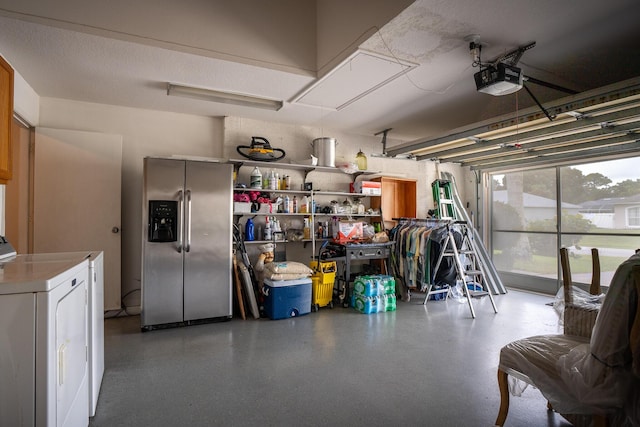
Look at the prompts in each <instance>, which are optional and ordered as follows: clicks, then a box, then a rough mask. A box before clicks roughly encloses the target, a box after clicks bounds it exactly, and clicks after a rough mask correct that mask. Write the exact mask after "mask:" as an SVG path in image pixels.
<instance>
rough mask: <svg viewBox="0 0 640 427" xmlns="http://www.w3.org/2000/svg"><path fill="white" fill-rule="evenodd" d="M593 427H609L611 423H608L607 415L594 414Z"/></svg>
mask: <svg viewBox="0 0 640 427" xmlns="http://www.w3.org/2000/svg"><path fill="white" fill-rule="evenodd" d="M591 425H592V426H593V427H607V426H608V425H609V424H608V423H607V417H606V415H598V414H596V415H594V416H593V423H592V424H591Z"/></svg>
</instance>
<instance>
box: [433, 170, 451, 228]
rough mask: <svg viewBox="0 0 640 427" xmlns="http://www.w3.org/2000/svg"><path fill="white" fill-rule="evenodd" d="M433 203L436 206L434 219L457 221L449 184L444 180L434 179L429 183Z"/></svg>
mask: <svg viewBox="0 0 640 427" xmlns="http://www.w3.org/2000/svg"><path fill="white" fill-rule="evenodd" d="M431 191H432V192H433V202H434V204H435V206H436V209H435V211H436V218H438V219H457V218H456V209H455V207H454V205H453V191H452V189H451V182H450V181H447V180H444V179H436V180H435V181H433V182H432V183H431Z"/></svg>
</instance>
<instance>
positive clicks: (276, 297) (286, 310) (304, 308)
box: [262, 277, 311, 320]
mask: <svg viewBox="0 0 640 427" xmlns="http://www.w3.org/2000/svg"><path fill="white" fill-rule="evenodd" d="M262 293H263V294H264V312H265V314H266V315H267V316H268V317H269V318H270V319H274V320H275V319H286V318H289V317H297V316H302V315H304V314H308V313H310V312H311V278H310V277H306V278H303V279H295V280H271V279H264V286H263V287H262Z"/></svg>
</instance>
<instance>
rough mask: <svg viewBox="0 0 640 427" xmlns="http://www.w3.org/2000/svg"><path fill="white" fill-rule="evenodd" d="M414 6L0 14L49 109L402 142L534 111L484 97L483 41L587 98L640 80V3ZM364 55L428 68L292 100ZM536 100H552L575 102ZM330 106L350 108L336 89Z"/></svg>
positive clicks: (60, 6) (241, 1) (9, 42)
mask: <svg viewBox="0 0 640 427" xmlns="http://www.w3.org/2000/svg"><path fill="white" fill-rule="evenodd" d="M231 4H233V6H230V5H231ZM392 4H393V6H392ZM405 4H409V0H405V2H404V3H402V2H401V1H396V2H389V1H388V0H387V1H385V0H330V1H329V0H321V1H316V0H299V1H296V0H272V1H270V2H262V1H260V0H236V1H234V2H228V1H222V0H218V1H205V0H184V1H181V2H178V1H171V0H161V1H160V0H158V1H139V2H127V1H125V0H114V1H111V2H103V1H98V0H84V1H81V0H63V1H57V2H46V1H44V0H42V1H37V0H23V1H21V2H15V1H14V0H0V53H1V54H2V55H3V56H4V57H5V58H6V59H7V60H8V61H9V62H10V63H11V64H12V65H13V66H14V67H15V68H16V69H17V70H18V72H19V73H20V74H21V75H22V76H23V77H24V79H25V80H26V81H27V82H28V83H29V84H30V85H31V86H32V87H33V89H34V90H35V91H36V92H37V93H38V94H39V95H40V96H46V97H58V98H65V99H74V100H80V101H87V102H96V103H104V104H112V105H122V106H130V107H139V108H148V109H154V110H163V111H173V112H182V113H188V114H200V115H209V116H238V117H249V118H255V119H260V120H269V121H278V122H284V123H292V124H304V125H316V126H318V125H322V126H323V127H325V128H333V129H338V130H342V131H345V132H351V133H358V134H364V135H373V134H375V133H377V132H379V131H381V130H383V129H386V128H393V130H392V131H391V132H390V134H389V138H390V139H391V140H392V141H395V142H398V141H412V140H414V139H419V138H425V137H429V136H431V135H437V134H441V133H444V132H446V131H448V130H450V129H453V128H458V127H461V126H465V125H469V124H471V123H475V122H479V121H482V120H486V119H489V118H492V117H496V116H500V115H503V114H506V113H511V112H514V113H515V111H516V109H523V108H526V107H529V106H531V105H533V101H532V99H531V97H530V96H528V95H527V93H526V92H525V91H523V90H521V91H520V92H518V93H516V94H512V95H507V96H502V97H493V96H490V95H486V94H482V93H478V92H477V91H476V89H475V84H474V81H473V74H474V73H475V72H476V71H477V69H476V68H473V67H472V66H471V57H470V55H469V47H468V42H467V41H465V37H466V36H468V35H471V34H477V35H479V36H480V42H481V43H482V44H483V52H482V57H483V60H490V59H493V58H495V57H497V56H499V55H500V54H504V53H505V52H508V51H510V50H512V49H514V48H516V47H518V46H520V45H523V44H526V43H528V42H531V41H535V42H536V46H535V47H534V48H533V49H531V50H529V51H527V52H526V53H525V54H524V56H523V57H522V59H521V60H520V62H519V63H518V66H520V67H521V68H522V69H523V72H524V74H525V75H527V76H531V77H535V78H537V79H540V80H543V81H546V82H550V83H554V84H557V85H560V86H563V87H566V88H569V89H572V90H576V91H579V92H582V91H585V90H589V89H593V88H597V87H600V86H604V85H607V84H610V83H614V82H618V81H621V80H625V79H628V78H632V77H636V76H640V43H638V40H640V25H638V24H637V18H638V17H639V16H640V2H638V1H637V0H608V1H606V2H604V1H602V0H564V1H557V0H537V1H535V2H534V1H530V0H493V1H483V2H478V1H477V0H417V1H415V2H414V3H412V4H410V5H409V6H408V7H407V8H406V9H404V10H401V9H402V6H404V5H405ZM140 5H146V8H143V7H142V6H140ZM398 5H400V6H398ZM267 7H268V8H270V9H266V8H267ZM394 7H395V9H394ZM398 12H399V14H398ZM394 16H395V17H394ZM358 48H360V49H363V50H364V51H368V52H374V53H376V54H378V55H382V56H384V57H386V58H387V60H385V61H382V63H384V64H386V65H387V66H388V65H389V61H392V62H393V61H398V62H399V61H405V62H407V63H414V64H417V66H416V67H415V68H413V69H411V70H410V71H408V72H406V73H404V74H403V73H400V76H399V77H397V78H395V79H392V80H391V81H390V82H388V83H386V84H384V85H382V87H380V88H377V89H375V90H373V91H371V92H370V93H368V94H366V96H363V97H361V98H359V99H357V100H355V101H354V102H352V103H350V104H348V105H347V106H345V107H344V108H341V109H339V110H338V111H336V110H333V109H330V108H319V107H317V106H308V105H303V104H301V103H298V102H292V101H293V100H294V99H296V98H297V97H299V96H300V94H302V93H304V91H305V89H308V88H309V87H310V86H311V85H313V84H314V83H317V78H318V77H322V75H326V74H331V72H330V69H331V67H333V66H337V65H339V64H340V62H341V61H343V60H344V59H345V58H348V57H349V56H350V55H352V54H354V52H355V51H356V50H357V49H358ZM354 64H355V63H354ZM343 65H344V64H343ZM343 70H344V68H343ZM349 70H350V71H353V72H354V73H355V72H358V73H361V74H358V75H357V76H356V78H357V79H360V78H362V81H368V80H367V79H369V78H372V77H375V76H376V75H377V74H382V75H384V73H381V72H379V70H378V69H377V68H376V66H375V64H374V65H372V66H370V67H369V70H370V72H371V73H370V75H369V74H368V73H367V68H366V67H365V69H364V71H363V70H362V69H361V68H358V70H356V69H355V68H350V69H349ZM338 74H340V73H336V75H338ZM342 74H344V73H342ZM347 74H348V73H347ZM351 77H353V76H351ZM167 82H174V83H181V84H187V85H193V86H198V87H207V88H212V89H217V90H227V91H232V92H239V93H245V94H251V95H257V96H261V97H266V98H272V99H277V100H283V101H285V105H284V107H283V108H282V109H281V110H279V111H277V112H273V111H264V110H259V109H252V108H243V107H239V106H232V105H228V104H215V103H211V102H206V101H199V100H193V99H186V98H179V97H168V96H166V84H167ZM331 84H333V85H334V86H335V85H336V84H337V88H338V90H339V89H340V83H339V82H338V83H335V81H334V82H332V83H331ZM371 85H374V83H371ZM529 87H530V89H531V90H532V91H533V92H534V93H535V95H536V97H537V98H538V99H539V100H540V101H542V102H547V101H551V100H554V99H556V98H561V97H564V96H566V94H564V93H560V92H558V91H555V90H551V89H547V88H545V87H542V86H537V85H530V86H529ZM347 89H351V86H349V87H348V88H347V87H345V91H346V90H347ZM329 92H331V93H330V94H329V95H331V96H335V87H334V90H332V91H329ZM318 93H322V91H320V92H318ZM316 95H317V94H314V103H315V104H322V103H323V101H322V99H317V97H316ZM329 95H327V96H329ZM331 102H334V101H333V100H330V99H327V101H326V104H325V105H329V104H330V103H331Z"/></svg>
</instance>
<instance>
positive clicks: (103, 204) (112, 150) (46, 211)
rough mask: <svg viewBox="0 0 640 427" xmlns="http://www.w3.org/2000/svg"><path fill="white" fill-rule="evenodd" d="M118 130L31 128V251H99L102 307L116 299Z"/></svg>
mask: <svg viewBox="0 0 640 427" xmlns="http://www.w3.org/2000/svg"><path fill="white" fill-rule="evenodd" d="M121 169H122V136H120V135H110V134H102V133H95V132H83V131H72V130H66V129H50V128H36V137H35V159H34V200H33V203H34V213H33V250H34V253H47V252H75V251H103V252H104V262H105V266H104V274H105V276H104V308H105V310H116V309H119V308H120V307H121V305H120V293H121V287H120V270H121V266H120V261H121V256H120V250H121V248H120V240H121V238H120V227H121V213H120V204H121V197H120V193H121V186H120V183H121Z"/></svg>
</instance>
